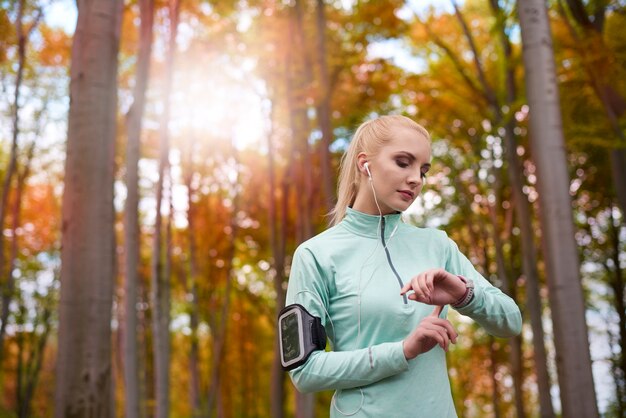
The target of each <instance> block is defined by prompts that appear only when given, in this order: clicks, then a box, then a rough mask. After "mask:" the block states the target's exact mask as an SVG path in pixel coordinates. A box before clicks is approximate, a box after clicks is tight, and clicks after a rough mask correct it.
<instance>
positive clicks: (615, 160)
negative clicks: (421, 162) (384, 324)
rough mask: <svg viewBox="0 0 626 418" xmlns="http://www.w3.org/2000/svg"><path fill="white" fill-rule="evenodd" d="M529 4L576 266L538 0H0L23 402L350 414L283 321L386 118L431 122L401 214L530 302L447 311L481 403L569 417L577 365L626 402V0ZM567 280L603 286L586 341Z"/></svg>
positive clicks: (1, 210)
mask: <svg viewBox="0 0 626 418" xmlns="http://www.w3.org/2000/svg"><path fill="white" fill-rule="evenodd" d="M77 3H78V7H77ZM530 3H533V2H530V1H521V2H520V6H519V7H530ZM534 3H538V4H541V5H545V7H547V16H548V18H549V25H550V29H551V34H552V44H551V45H549V46H550V47H551V50H550V51H551V52H550V53H551V57H550V59H553V61H552V64H551V66H549V68H550V69H551V70H550V72H549V73H548V74H547V75H546V76H547V77H548V78H550V79H551V80H552V81H554V82H556V83H557V85H558V92H559V94H560V96H558V95H557V96H556V97H557V98H559V97H560V101H556V103H554V105H555V106H556V109H557V110H558V112H559V113H560V115H561V118H562V123H561V124H559V126H558V129H559V130H560V132H562V138H564V143H559V142H558V139H559V138H553V139H554V141H555V142H554V144H555V145H554V146H555V147H557V148H561V149H562V148H563V144H564V150H565V157H564V161H555V162H554V163H555V165H557V166H558V164H565V166H566V167H567V172H568V175H569V178H568V181H567V183H568V184H566V185H565V186H564V187H563V192H564V193H567V196H568V197H569V200H570V202H569V203H571V205H570V204H569V203H567V205H568V206H567V207H568V208H569V209H570V210H571V222H569V223H570V224H571V227H572V228H573V229H572V231H573V232H572V233H571V234H570V235H569V236H568V235H567V234H566V236H565V237H564V238H563V239H564V240H565V241H567V240H575V241H574V243H575V246H576V248H577V253H576V254H575V256H576V257H577V258H578V263H579V265H578V264H576V263H574V264H575V265H574V266H573V267H574V270H575V272H576V274H575V275H574V276H572V277H568V278H567V281H558V282H557V281H556V279H555V278H554V277H550V274H549V272H548V268H547V267H546V259H545V257H546V256H545V254H546V253H545V248H543V246H544V245H545V237H544V236H543V235H542V231H545V225H546V222H551V221H553V222H557V221H560V220H562V218H563V216H564V215H563V214H562V213H561V214H559V213H558V212H550V213H546V212H545V211H544V212H543V213H542V205H540V203H541V202H542V200H541V199H542V196H540V192H539V190H540V187H539V186H540V185H541V183H542V181H544V180H545V179H542V178H541V176H539V174H538V173H537V165H536V157H537V156H538V153H539V152H540V151H539V150H538V149H537V146H536V145H535V146H534V147H533V144H536V143H532V141H531V129H530V123H529V114H532V108H531V107H530V106H529V100H528V99H527V89H528V87H529V86H528V85H527V82H526V79H525V73H526V74H527V73H528V71H526V72H525V69H524V68H525V61H526V60H525V57H524V56H523V44H522V27H521V25H520V17H519V13H518V12H519V10H518V5H517V4H516V2H515V1H511V0H465V1H461V0H459V1H454V0H433V1H417V0H414V1H400V0H380V1H374V0H370V1H367V0H360V1H359V0H337V1H332V0H237V1H235V0H223V1H219V0H216V1H205V0H125V1H123V2H122V1H120V0H111V1H110V2H109V1H86V0H79V1H78V2H73V1H69V0H58V1H54V0H0V6H1V8H0V82H1V90H0V97H1V99H0V112H1V113H0V118H1V119H0V120H1V123H0V141H1V147H0V180H1V185H0V187H1V189H0V193H1V201H0V204H1V206H0V225H1V226H2V234H0V290H1V291H0V296H1V301H0V315H1V316H0V324H1V325H0V417H12V418H13V417H37V418H39V417H52V416H56V417H69V416H73V417H74V416H76V417H79V416H80V417H87V416H89V417H105V416H106V417H112V416H116V417H145V418H148V417H159V418H161V417H167V416H171V417H213V416H217V417H220V418H221V417H224V418H230V417H249V418H252V417H259V418H261V417H276V418H282V417H294V416H297V417H300V418H305V417H326V416H328V414H329V402H330V397H331V396H332V393H327V392H322V393H318V394H315V395H308V396H300V395H298V394H296V393H295V391H294V389H293V387H292V385H291V383H290V381H289V379H288V377H287V376H286V375H285V374H284V373H283V372H281V371H280V368H279V367H278V363H277V350H276V348H275V344H276V339H275V337H276V336H275V318H276V314H277V312H278V310H279V309H280V308H281V307H282V306H283V304H284V292H285V289H286V285H287V280H288V275H289V266H290V262H291V256H292V254H293V251H294V249H295V248H296V246H297V245H298V244H299V243H301V242H302V241H304V240H306V239H307V238H309V237H311V236H313V235H315V234H317V233H319V232H321V231H323V230H324V229H325V228H326V227H327V225H328V221H329V218H328V217H327V216H326V215H327V213H328V212H329V210H330V209H331V208H332V207H333V204H334V201H335V195H336V191H335V188H336V175H337V169H338V166H339V162H340V158H341V156H342V153H343V152H344V150H345V149H346V147H347V145H348V143H349V142H350V139H351V135H352V134H353V132H354V131H355V129H356V127H357V126H358V125H359V124H360V123H361V122H363V121H365V120H367V119H369V118H373V117H376V116H378V115H383V114H403V115H406V116H409V117H411V118H413V119H414V120H415V121H417V122H419V123H420V124H422V125H423V126H425V127H426V128H427V129H428V131H429V132H431V135H432V149H433V168H432V169H431V170H430V172H429V175H428V178H427V183H426V186H425V188H424V191H423V193H422V195H421V196H420V197H419V199H418V200H417V202H416V203H415V204H414V205H413V206H412V207H411V208H410V209H409V210H408V211H407V212H406V213H405V214H404V218H405V221H406V222H409V223H412V224H414V225H416V226H420V227H436V228H441V229H443V230H445V231H446V232H447V233H448V235H450V236H451V237H452V238H453V239H454V240H455V241H456V242H457V243H458V245H459V247H460V248H461V250H462V251H463V252H464V253H465V254H466V255H467V256H468V257H469V258H470V259H471V261H472V262H473V263H474V265H475V266H476V268H477V269H478V270H479V271H480V272H481V273H482V274H483V275H484V276H485V277H486V278H488V279H489V280H490V281H491V282H492V283H493V284H494V285H495V286H498V287H500V288H501V289H502V290H503V291H505V292H506V293H508V294H509V295H510V296H511V297H513V298H514V299H515V300H516V301H517V303H518V305H519V306H520V307H521V310H522V312H523V316H524V328H523V332H522V335H521V336H520V337H519V338H512V339H498V338H493V337H491V336H489V335H487V334H486V333H485V332H484V330H482V329H480V328H478V327H477V326H476V325H475V324H474V323H473V322H472V321H471V320H469V319H468V318H466V317H461V316H460V315H458V314H456V313H454V312H452V311H451V320H452V321H453V323H454V325H455V326H456V327H457V330H458V331H459V334H460V335H461V338H460V339H459V343H458V344H456V345H455V346H454V347H453V348H452V349H451V350H450V351H449V353H448V366H449V374H450V378H451V383H452V392H453V396H454V399H455V403H456V408H457V413H458V415H459V416H460V417H517V418H521V417H539V416H541V417H555V416H563V410H564V409H565V410H567V408H564V405H563V399H567V398H564V397H563V396H562V393H561V392H562V390H560V388H562V386H563V384H564V383H563V381H562V380H560V379H559V378H558V367H563V365H567V364H581V365H582V366H581V368H583V369H584V367H585V365H586V364H589V365H590V367H589V368H590V371H591V372H592V375H593V381H592V382H591V385H587V386H586V387H584V388H583V391H582V392H581V393H586V395H582V396H583V397H585V396H587V395H589V396H590V399H591V401H592V402H593V403H595V407H596V408H597V410H598V412H599V414H600V415H601V416H604V417H626V355H625V354H624V353H625V351H626V312H625V299H624V290H625V286H624V279H625V277H624V271H623V270H624V267H626V228H625V226H626V225H625V223H624V210H625V206H626V203H625V202H626V158H625V155H626V136H625V132H626V131H625V127H626V77H625V75H626V31H624V27H625V26H626V2H624V1H622V0H619V1H618V0H604V1H599V0H598V1H595V0H568V1H566V0H558V1H548V2H547V3H544V2H541V1H539V2H534ZM77 22H78V24H77ZM620 28H622V29H620ZM545 39H548V41H547V42H548V43H549V38H545ZM526 68H528V62H527V61H526ZM529 70H530V71H532V68H530V69H529ZM70 82H71V84H70ZM70 85H71V89H70ZM70 93H71V94H70ZM554 93H555V91H550V90H548V91H546V95H552V96H553V95H554ZM70 97H71V100H70ZM536 117H540V116H536ZM94 121H95V122H94ZM550 140H552V139H550ZM549 175H551V174H546V176H549ZM568 185H569V188H568ZM569 216H570V214H569V213H567V216H566V217H565V218H566V219H569ZM77 231H78V232H77ZM81 231H82V232H81ZM62 261H63V263H62ZM62 266H63V267H62ZM578 267H579V268H578ZM552 280H555V281H554V283H559V284H558V285H555V286H556V287H555V288H558V289H561V288H562V287H563V286H564V287H568V286H571V287H572V289H582V296H583V297H582V298H580V299H577V298H574V299H573V300H569V301H567V304H566V305H568V307H579V308H580V312H581V313H582V315H584V316H583V318H584V320H583V321H582V322H585V323H586V327H585V326H584V325H585V324H581V325H582V328H583V330H584V331H585V332H584V335H579V336H578V337H579V339H578V340H573V341H574V342H573V343H571V344H570V346H578V345H581V344H582V345H583V346H585V347H586V346H587V345H588V346H589V353H590V355H589V356H586V357H585V356H583V357H582V358H578V357H576V356H579V354H576V353H573V352H569V351H568V346H567V344H563V345H558V344H555V342H554V336H555V332H556V331H558V329H559V327H561V325H563V324H565V323H566V322H567V321H568V320H569V321H576V320H577V319H576V318H574V317H569V318H568V316H567V315H565V316H564V315H563V314H562V312H563V311H562V307H555V305H554V299H552V298H550V297H549V294H550V292H549V290H548V289H549V288H550V289H553V288H551V287H550V283H553V282H552ZM582 299H584V301H583V300H582ZM551 301H552V302H551ZM559 309H560V310H559ZM557 312H558V315H557ZM581 341H582V343H581ZM583 351H584V350H583ZM568 362H569V363H568ZM594 395H595V396H594ZM574 397H577V396H576V395H575V396H574ZM566 402H569V401H567V400H566ZM60 405H62V406H60ZM55 408H56V412H55ZM571 416H581V417H582V416H584V415H576V414H573V415H571ZM586 416H589V415H586Z"/></svg>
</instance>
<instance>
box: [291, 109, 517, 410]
mask: <svg viewBox="0 0 626 418" xmlns="http://www.w3.org/2000/svg"><path fill="white" fill-rule="evenodd" d="M430 159H431V150H430V137H429V135H428V132H427V131H426V130H425V129H424V128H423V127H421V126H420V125H418V124H417V123H415V122H414V121H412V120H411V119H409V118H406V117H403V116H383V117H380V118H378V119H374V120H370V121H368V122H365V123H364V124H362V125H361V126H360V127H359V128H358V129H357V131H356V133H355V135H354V138H353V140H352V142H351V143H350V146H349V148H348V151H347V153H346V154H345V155H344V159H343V161H342V166H341V172H340V175H339V197H338V202H337V205H336V207H335V209H334V210H333V221H332V224H333V226H332V227H331V228H329V229H328V230H326V231H325V232H323V233H321V234H319V235H317V236H315V237H313V238H312V239H310V240H308V241H306V242H304V243H303V244H301V245H300V246H299V247H298V249H297V250H296V252H295V254H294V259H293V262H292V267H291V273H290V277H289V288H288V290H287V305H289V304H293V303H298V304H300V305H302V306H304V307H305V308H306V310H308V312H310V313H311V314H312V315H314V316H317V317H319V318H321V320H322V323H323V325H324V327H325V329H326V332H327V333H328V337H329V339H330V341H331V344H332V345H331V346H332V349H333V350H332V351H330V352H326V351H324V350H318V351H314V352H313V353H312V354H311V355H310V357H308V359H307V360H306V362H305V363H304V364H303V365H301V366H299V367H297V368H296V369H294V370H291V371H290V376H291V379H292V381H293V383H294V384H295V386H296V388H297V389H298V390H299V391H301V392H312V391H320V390H327V389H334V390H336V392H335V395H334V396H333V399H332V404H331V417H341V416H353V417H376V418H380V417H424V418H439V417H456V412H455V410H454V404H453V401H452V396H451V393H450V382H449V380H448V374H447V368H446V359H445V351H447V349H448V347H449V344H450V343H455V342H456V339H457V333H456V331H455V330H454V328H453V327H452V325H451V324H450V322H448V320H447V319H445V318H446V315H447V311H448V309H449V306H452V307H453V309H456V310H457V311H458V312H459V313H461V314H463V315H467V316H469V317H471V318H472V319H474V320H475V321H476V322H477V323H479V324H480V325H481V326H482V327H484V328H485V330H486V331H487V332H488V333H490V334H492V335H495V336H498V337H511V336H514V335H517V334H519V333H520V331H521V325H522V321H521V315H520V311H519V308H518V307H517V305H516V304H515V302H514V301H513V300H512V299H511V298H509V297H508V296H506V295H505V294H504V293H502V292H501V291H500V290H499V289H497V288H495V287H493V286H492V285H491V284H490V283H489V282H488V281H487V280H485V279H484V278H483V277H482V276H481V275H480V274H479V273H478V272H477V271H476V270H475V269H474V267H473V266H472V264H471V263H470V262H469V260H468V259H467V258H466V257H465V256H464V255H463V254H461V253H460V252H459V249H458V248H457V246H456V244H455V243H454V242H453V241H452V240H450V239H449V238H448V237H447V235H446V234H445V232H442V231H439V230H436V229H430V228H416V227H414V226H410V225H406V224H404V223H403V222H402V221H401V219H400V217H401V212H403V211H404V210H406V209H407V208H408V207H409V206H410V205H411V203H413V201H414V200H415V198H416V197H417V195H418V194H419V193H420V191H421V189H422V187H423V185H424V179H425V177H426V173H427V172H428V169H429V168H430Z"/></svg>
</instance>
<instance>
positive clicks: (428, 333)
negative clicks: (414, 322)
mask: <svg viewBox="0 0 626 418" xmlns="http://www.w3.org/2000/svg"><path fill="white" fill-rule="evenodd" d="M422 335H423V336H424V337H426V338H430V339H431V340H434V341H435V342H436V343H437V344H438V345H439V346H440V347H441V348H443V349H444V350H445V348H444V347H445V346H446V339H445V337H444V336H443V335H442V334H441V333H439V332H438V331H437V330H435V329H427V328H425V329H423V332H422Z"/></svg>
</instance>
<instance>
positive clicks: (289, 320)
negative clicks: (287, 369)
mask: <svg viewBox="0 0 626 418" xmlns="http://www.w3.org/2000/svg"><path fill="white" fill-rule="evenodd" d="M299 321H300V317H299V315H298V312H296V311H292V312H290V313H288V314H287V315H285V316H283V317H282V318H281V321H280V338H281V349H282V354H283V362H284V363H287V364H288V363H290V362H292V361H294V360H297V359H299V358H300V356H301V354H300V353H301V352H302V347H301V346H300V340H301V338H300V333H299V331H298V330H299V329H300V328H301V326H300V323H299Z"/></svg>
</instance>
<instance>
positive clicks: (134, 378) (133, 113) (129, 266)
mask: <svg viewBox="0 0 626 418" xmlns="http://www.w3.org/2000/svg"><path fill="white" fill-rule="evenodd" d="M139 13H140V18H141V24H140V28H139V52H138V58H137V71H136V76H135V88H134V91H133V104H132V105H131V107H130V109H129V110H128V114H127V115H126V135H127V137H128V145H127V150H126V189H127V196H126V207H125V209H124V217H125V224H126V228H125V229H124V236H125V253H126V269H125V283H124V285H125V292H124V295H125V298H126V300H125V302H126V309H125V313H126V316H125V326H124V327H123V333H124V335H123V340H124V347H123V351H124V393H125V395H126V399H125V401H126V402H125V404H124V411H125V416H126V418H134V417H139V416H140V409H139V364H138V352H137V331H138V327H137V302H138V299H137V283H138V281H139V236H140V232H139V158H140V155H141V151H140V143H141V139H140V138H141V125H142V124H141V121H142V118H143V113H144V109H145V103H146V90H147V88H148V77H149V72H150V56H151V53H152V27H153V20H154V0H140V1H139Z"/></svg>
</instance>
